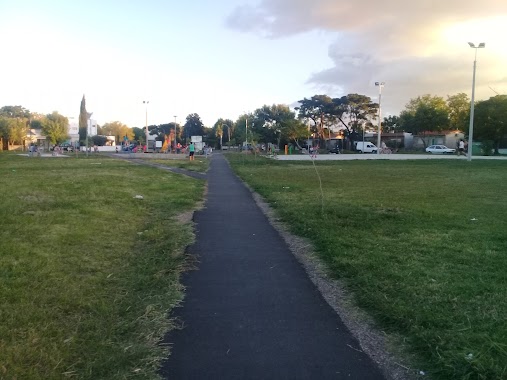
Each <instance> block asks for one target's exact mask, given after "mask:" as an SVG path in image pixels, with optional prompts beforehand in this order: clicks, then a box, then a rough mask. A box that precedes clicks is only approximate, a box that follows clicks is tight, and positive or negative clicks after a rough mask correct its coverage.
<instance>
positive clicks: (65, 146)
mask: <svg viewBox="0 0 507 380" xmlns="http://www.w3.org/2000/svg"><path fill="white" fill-rule="evenodd" d="M56 146H58V147H59V148H60V150H62V151H63V152H74V146H73V145H72V144H69V143H62V144H60V145H55V146H54V147H52V148H51V149H50V150H55V147H56Z"/></svg>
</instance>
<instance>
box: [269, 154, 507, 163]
mask: <svg viewBox="0 0 507 380" xmlns="http://www.w3.org/2000/svg"><path fill="white" fill-rule="evenodd" d="M276 159H278V160H282V161H310V160H311V159H312V158H311V157H310V156H309V155H307V154H290V155H287V156H286V155H278V156H277V158H276ZM466 159H467V158H466V156H457V155H453V154H399V153H395V154H380V155H378V154H370V153H364V154H360V153H358V154H318V155H317V158H315V159H314V160H316V161H350V160H465V161H466ZM474 160H507V156H473V157H472V161H474Z"/></svg>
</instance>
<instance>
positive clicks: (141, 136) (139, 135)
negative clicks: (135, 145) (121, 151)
mask: <svg viewBox="0 0 507 380" xmlns="http://www.w3.org/2000/svg"><path fill="white" fill-rule="evenodd" d="M132 133H133V134H134V141H138V142H144V140H145V139H146V134H145V133H144V128H138V127H134V128H132Z"/></svg>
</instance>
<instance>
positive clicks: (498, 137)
mask: <svg viewBox="0 0 507 380" xmlns="http://www.w3.org/2000/svg"><path fill="white" fill-rule="evenodd" d="M474 125H475V126H476V127H475V129H474V139H477V140H480V141H482V142H483V144H484V143H485V142H487V141H488V140H489V141H491V142H492V143H493V148H494V149H495V154H498V149H499V145H500V142H501V141H502V140H503V139H506V138H507V95H497V96H494V97H492V98H489V99H488V100H484V101H482V102H478V103H477V105H476V106H475V118H474Z"/></svg>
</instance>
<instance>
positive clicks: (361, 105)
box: [334, 94, 378, 135]
mask: <svg viewBox="0 0 507 380" xmlns="http://www.w3.org/2000/svg"><path fill="white" fill-rule="evenodd" d="M334 102H335V104H336V108H337V109H340V110H342V111H343V114H345V115H346V116H347V118H348V120H349V124H348V125H347V124H345V123H344V124H345V128H346V129H347V132H348V134H349V135H352V134H353V133H354V132H356V133H359V132H360V131H361V132H362V131H363V129H364V128H365V126H366V125H367V123H368V122H370V123H371V119H375V118H376V117H377V115H378V104H377V103H373V102H372V101H371V98H370V97H369V96H366V95H360V94H348V95H346V96H343V97H341V98H339V99H334Z"/></svg>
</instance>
